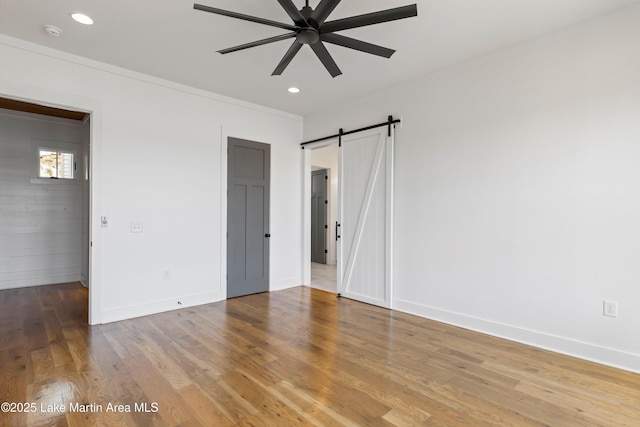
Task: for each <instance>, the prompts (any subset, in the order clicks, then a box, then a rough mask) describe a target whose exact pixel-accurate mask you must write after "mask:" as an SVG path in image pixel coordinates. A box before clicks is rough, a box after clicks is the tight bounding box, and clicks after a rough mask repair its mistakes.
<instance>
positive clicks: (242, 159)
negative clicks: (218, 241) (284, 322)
mask: <svg viewBox="0 0 640 427" xmlns="http://www.w3.org/2000/svg"><path fill="white" fill-rule="evenodd" d="M228 149H229V152H228V179H227V188H228V196H227V298H233V297H237V296H241V295H249V294H255V293H258V292H266V291H268V290H269V237H271V236H270V234H269V185H270V183H269V181H270V146H269V145H268V144H262V143H259V142H253V141H246V140H242V139H237V138H229V140H228Z"/></svg>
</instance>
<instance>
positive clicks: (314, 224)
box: [311, 169, 329, 264]
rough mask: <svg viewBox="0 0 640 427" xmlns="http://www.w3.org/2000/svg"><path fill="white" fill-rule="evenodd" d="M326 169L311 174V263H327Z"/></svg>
mask: <svg viewBox="0 0 640 427" xmlns="http://www.w3.org/2000/svg"><path fill="white" fill-rule="evenodd" d="M328 178H329V176H328V172H327V170H326V169H321V170H317V171H313V172H312V173H311V261H312V262H317V263H320V264H326V263H327V227H328V223H327V203H328V201H327V180H328Z"/></svg>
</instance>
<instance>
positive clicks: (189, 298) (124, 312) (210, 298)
mask: <svg viewBox="0 0 640 427" xmlns="http://www.w3.org/2000/svg"><path fill="white" fill-rule="evenodd" d="M223 299H224V298H223V295H222V293H220V292H206V293H204V294H197V295H186V296H181V297H176V298H171V299H166V300H162V301H153V302H149V303H144V304H137V305H130V306H125V307H117V308H112V309H108V310H102V316H101V318H102V322H101V323H111V322H117V321H120V320H127V319H132V318H134V317H142V316H149V315H151V314H158V313H163V312H166V311H172V310H179V309H182V308H188V307H194V306H196V305H203V304H210V303H212V302H218V301H222V300H223Z"/></svg>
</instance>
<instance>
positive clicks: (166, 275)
mask: <svg viewBox="0 0 640 427" xmlns="http://www.w3.org/2000/svg"><path fill="white" fill-rule="evenodd" d="M169 279H171V272H170V271H169V270H162V280H169Z"/></svg>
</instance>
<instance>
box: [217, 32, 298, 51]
mask: <svg viewBox="0 0 640 427" xmlns="http://www.w3.org/2000/svg"><path fill="white" fill-rule="evenodd" d="M295 36H296V33H295V32H293V33H288V34H283V35H281V36H275V37H269V38H268V39H262V40H258V41H255V42H251V43H246V44H241V45H239V46H234V47H230V48H227V49H222V50H219V51H218V53H221V54H223V55H224V54H226V53H231V52H237V51H239V50H243V49H249V48H250V47H256V46H262V45H263V44H268V43H274V42H279V41H281V40H286V39H290V38H292V37H295Z"/></svg>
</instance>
